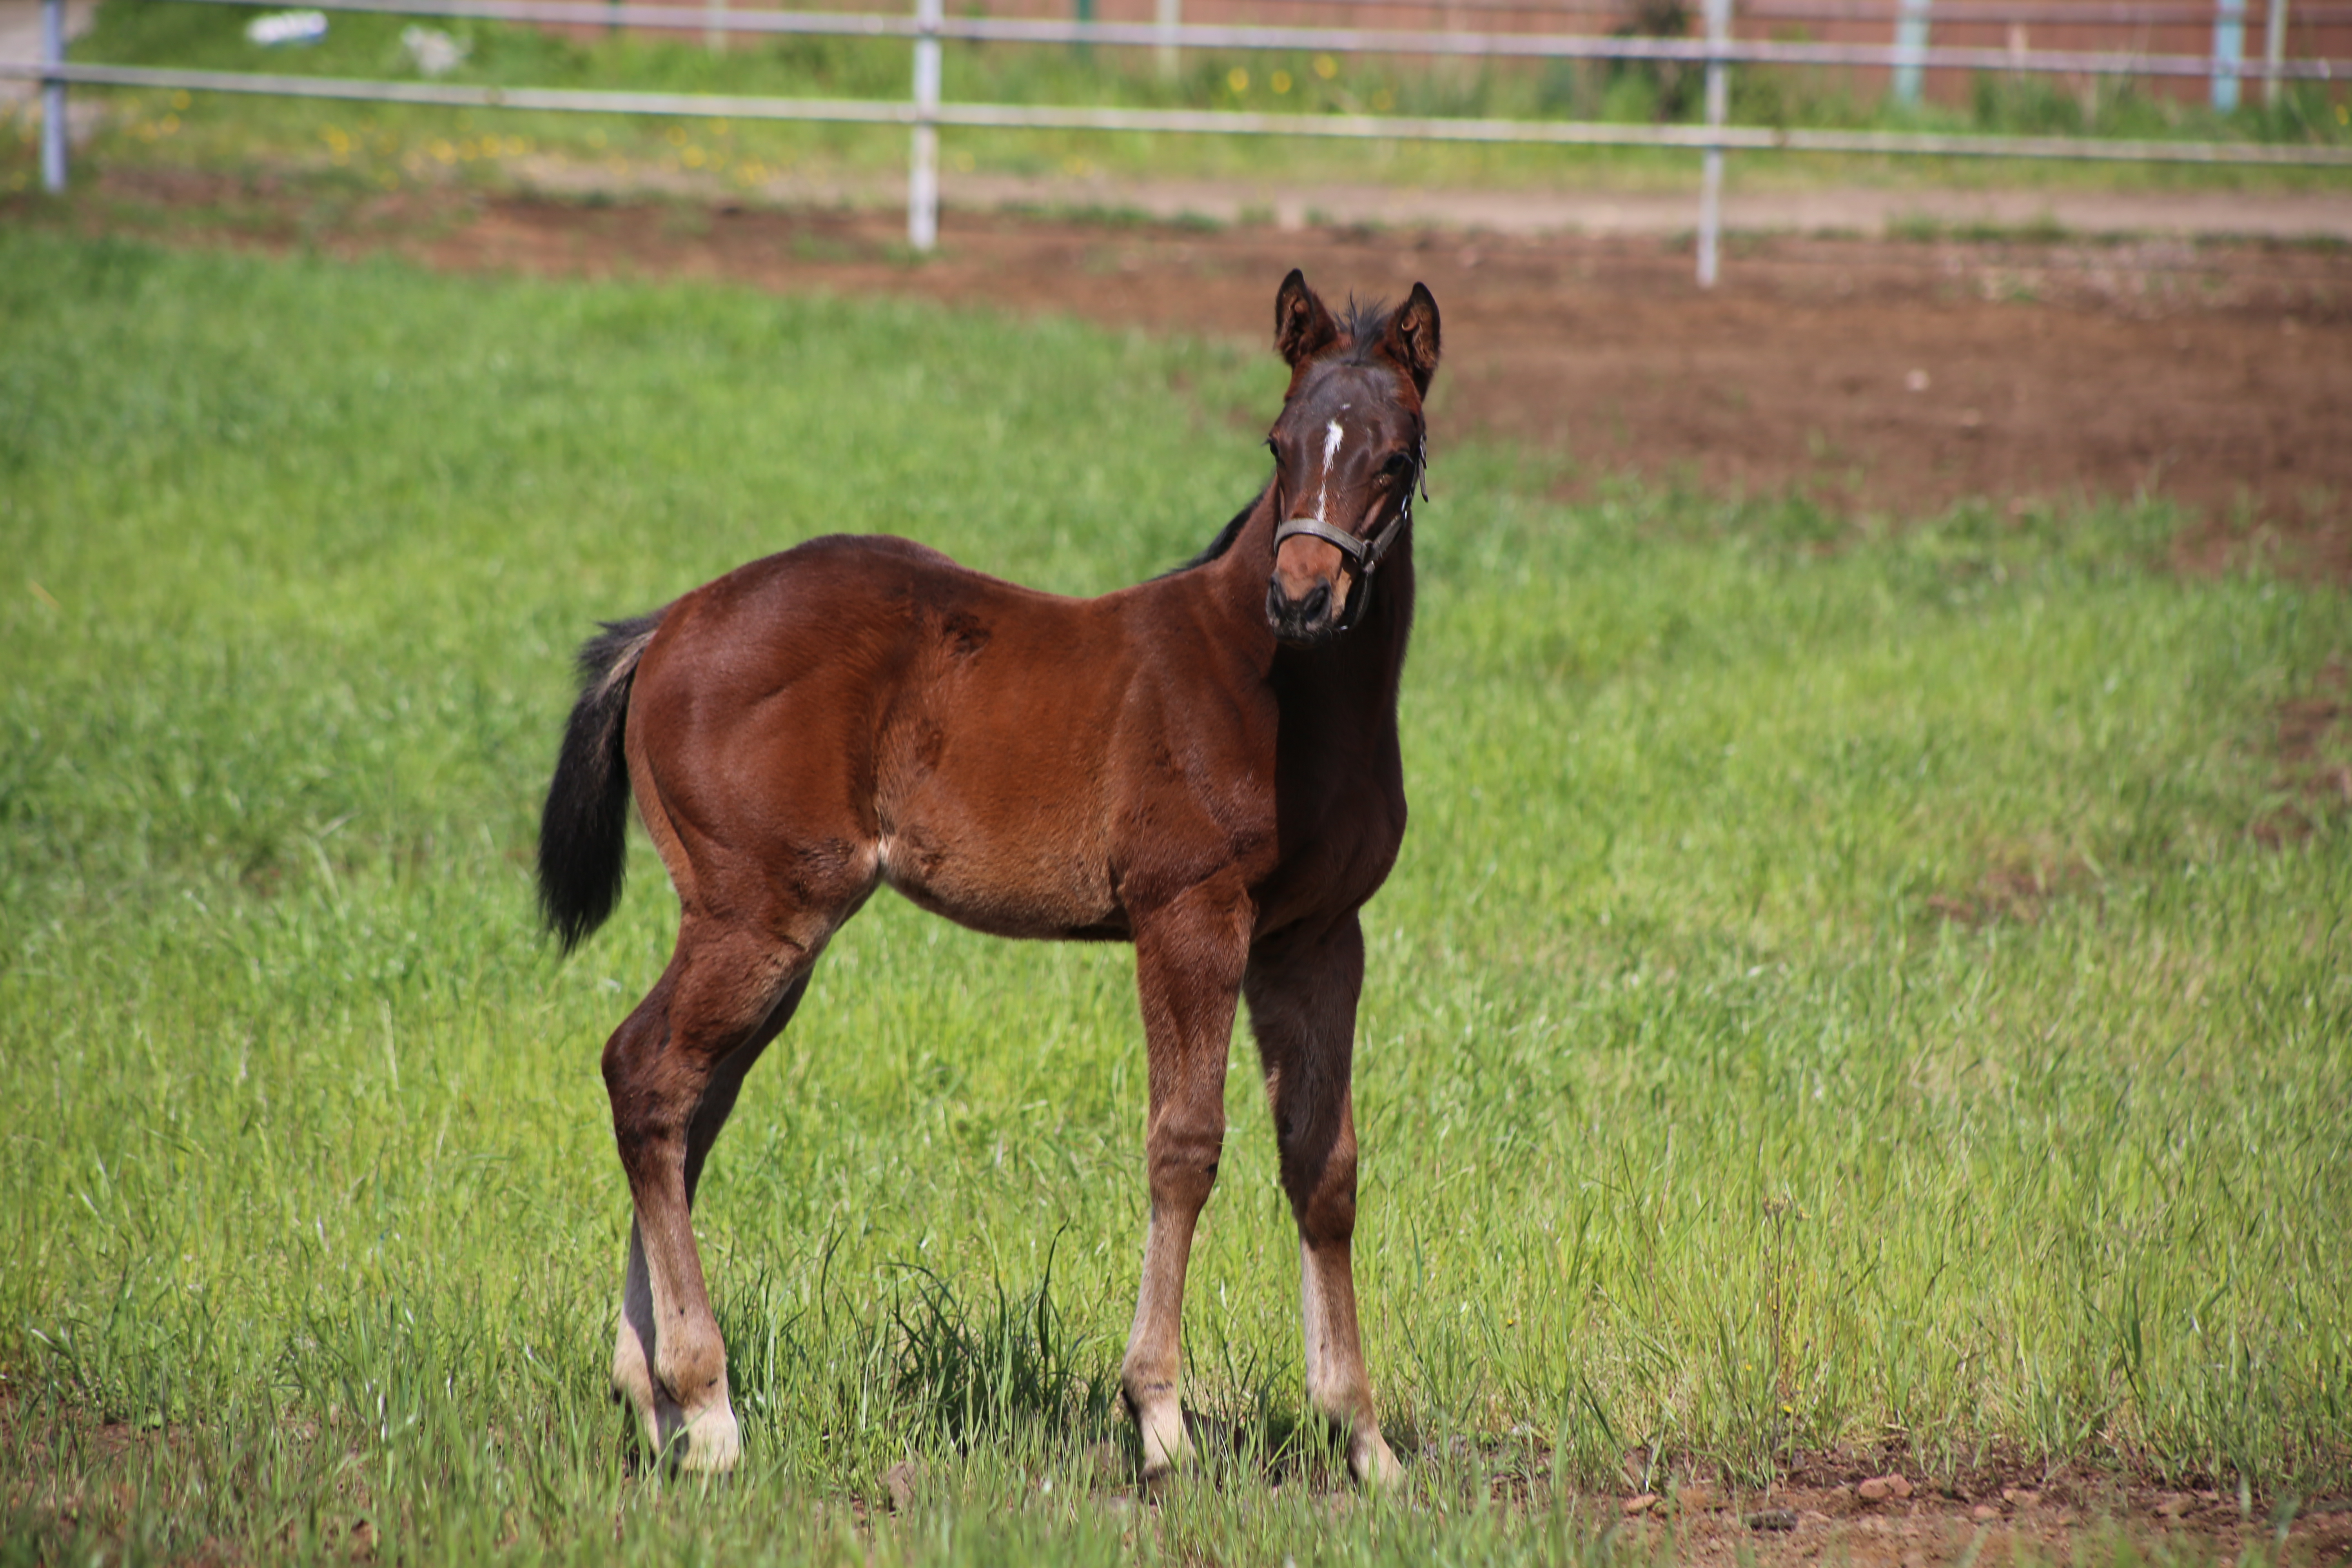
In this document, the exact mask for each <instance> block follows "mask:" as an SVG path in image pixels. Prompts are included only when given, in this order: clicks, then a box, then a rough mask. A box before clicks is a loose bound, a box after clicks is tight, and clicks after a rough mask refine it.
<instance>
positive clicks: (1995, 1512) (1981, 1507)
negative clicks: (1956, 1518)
mask: <svg viewBox="0 0 2352 1568" xmlns="http://www.w3.org/2000/svg"><path fill="white" fill-rule="evenodd" d="M1969 1518H1970V1519H1973V1520H1975V1521H1977V1522H1978V1523H1979V1524H1984V1523H1988V1522H1990V1521H1992V1520H1996V1519H1999V1518H2000V1510H1999V1509H1997V1508H1995V1507H1993V1505H1992V1504H1990V1503H1989V1502H1980V1503H1979V1504H1977V1506H1976V1507H1974V1508H1972V1509H1970V1510H1969Z"/></svg>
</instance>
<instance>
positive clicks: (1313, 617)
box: [1265, 572, 1339, 647]
mask: <svg viewBox="0 0 2352 1568" xmlns="http://www.w3.org/2000/svg"><path fill="white" fill-rule="evenodd" d="M1331 589H1332V584H1331V583H1330V582H1329V580H1328V579H1325V580H1322V581H1318V582H1317V583H1314V584H1311V585H1310V586H1308V587H1307V590H1306V591H1305V592H1304V593H1302V594H1299V595H1297V596H1296V597H1293V596H1292V595H1290V594H1289V593H1288V592H1286V590H1285V589H1284V587H1283V584H1282V574H1281V573H1279V572H1277V573H1276V574H1274V575H1273V576H1272V577H1269V578H1268V579H1266V584H1265V620H1266V624H1267V625H1268V626H1272V627H1273V628H1274V635H1275V637H1276V638H1278V639H1279V640H1281V641H1283V642H1286V643H1292V644H1296V645H1298V646H1300V647H1308V646H1312V645H1313V644H1316V643H1320V642H1328V641H1329V640H1330V639H1331V638H1333V637H1338V636H1339V613H1338V611H1337V610H1336V609H1335V608H1334V607H1333V598H1332V592H1331Z"/></svg>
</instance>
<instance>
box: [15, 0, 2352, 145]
mask: <svg viewBox="0 0 2352 1568" xmlns="http://www.w3.org/2000/svg"><path fill="white" fill-rule="evenodd" d="M253 15H254V13H253V12H252V11H251V10H250V9H249V8H247V7H243V6H232V5H203V4H188V3H185V0H107V3H106V4H105V5H103V6H102V7H101V8H100V13H99V17H98V22H97V25H96V26H95V28H94V29H93V30H92V32H91V33H90V35H89V37H86V38H84V39H82V40H81V41H80V42H79V43H78V44H77V45H76V46H75V49H74V53H75V56H76V58H81V59H89V60H102V61H106V62H109V63H113V64H136V65H154V66H165V65H168V66H176V67H181V68H207V69H219V70H246V71H265V72H267V71H278V72H292V73H298V74H303V75H327V76H338V75H340V76H356V77H374V78H383V77H390V78H393V79H413V78H414V77H415V67H414V66H413V65H412V64H411V63H410V61H409V59H408V58H407V56H406V54H405V53H404V50H403V47H402V46H401V43H400V36H401V33H402V31H403V29H404V28H405V27H406V26H411V25H412V21H411V19H410V18H406V17H401V16H366V15H357V14H341V13H338V14H336V15H334V16H332V17H331V19H330V22H331V31H330V33H329V36H328V37H327V39H326V40H325V41H324V42H323V43H321V44H320V45H319V46H317V47H310V48H290V49H289V48H278V49H268V48H263V47H259V46H257V45H254V44H251V43H248V42H247V40H246V39H245V37H244V34H243V28H244V26H245V25H246V23H247V21H249V20H250V19H251V16H253ZM449 27H450V29H451V31H452V32H453V34H454V36H457V37H460V38H461V39H462V40H463V41H464V42H465V43H466V44H467V46H468V48H469V51H470V52H469V54H468V57H467V60H466V62H465V64H464V65H463V66H462V67H460V68H458V69H457V71H456V72H454V73H453V74H452V75H451V76H450V78H449V79H450V80H452V81H456V82H461V83H467V84H474V85H498V86H539V87H569V88H593V89H639V90H652V91H672V92H700V93H740V94H774V95H782V96H798V97H843V98H878V99H890V100H897V99H903V98H905V97H906V96H907V94H908V90H909V86H908V83H909V78H910V54H909V48H910V46H908V45H907V44H904V43H899V42H894V41H884V40H867V39H851V38H824V37H811V38H790V39H777V40H766V41H763V40H757V39H751V38H747V39H746V40H745V41H744V42H743V43H742V44H740V46H739V47H734V48H731V49H727V50H723V51H719V52H717V53H713V52H712V51H710V50H709V49H708V48H706V47H704V45H703V43H702V42H701V40H700V39H699V37H697V36H696V35H694V34H692V33H682V34H677V35H670V36H667V37H645V38H638V37H616V38H608V39H603V40H596V41H593V42H587V43H575V42H572V41H567V40H563V39H558V38H555V37H551V36H549V35H547V34H545V33H542V32H541V31H539V30H537V29H535V28H531V27H526V26H502V25H494V24H458V23H452V24H449ZM1183 60H1184V64H1183V68H1182V69H1181V71H1180V72H1179V73H1178V74H1177V75H1176V76H1175V77H1174V78H1173V79H1162V78H1161V77H1160V74H1159V73H1158V71H1157V69H1156V66H1155V62H1154V57H1153V56H1152V54H1151V52H1150V51H1149V50H1118V49H1097V50H1093V51H1079V50H1075V49H1069V48H1063V47H1028V46H980V45H962V44H950V45H949V46H948V47H947V48H946V53H945V71H946V79H945V90H946V93H947V96H948V97H949V98H950V99H951V100H978V101H986V102H1000V103H1042V104H1113V105H1121V106H1140V107H1159V108H1193V109H1219V110H1231V109H1247V110H1260V111H1272V112H1296V113H1303V114H1310V115H1311V114H1321V113H1331V112H1351V113H1365V112H1370V113H1398V114H1411V115H1456V116H1465V115H1466V116H1479V115H1488V116H1499V117H1505V118H1517V119H1538V120H1571V119H1573V120H1603V121H1624V122H1631V123H1647V122H1649V121H1653V120H1655V119H1666V120H1682V121H1690V120H1693V119H1694V118H1696V115H1697V113H1698V94H1697V92H1696V89H1695V87H1694V86H1693V84H1694V83H1695V81H1696V76H1695V74H1693V73H1689V72H1684V73H1682V74H1681V75H1680V76H1679V77H1676V78H1674V79H1672V80H1671V81H1669V80H1667V79H1663V78H1661V77H1659V76H1658V75H1657V73H1655V72H1654V71H1652V70H1650V69H1648V68H1643V67H1640V66H1622V67H1615V68H1612V67H1611V66H1610V65H1609V64H1607V63H1606V62H1574V61H1559V62H1511V61H1496V62H1484V61H1469V60H1463V61H1451V62H1444V61H1441V62H1437V63H1436V64H1434V65H1429V66H1416V65H1414V64H1412V62H1407V61H1391V60H1388V59H1386V58H1382V57H1378V56H1356V57H1336V56H1322V57H1318V56H1314V55H1307V54H1299V55H1286V54H1274V53H1265V54H1260V53H1255V52H1252V53H1247V54H1223V53H1216V52H1212V51H1200V50H1194V51H1188V52H1187V53H1186V55H1185V56H1184V57H1183ZM1732 82H1733V101H1732V118H1733V120H1734V121H1737V122H1738V123H1742V124H1759V125H1775V126H1801V127H1819V126H1841V127H1853V126H1861V127H1870V128H1884V129H1891V130H1920V131H1937V132H1971V131H1981V132H2013V133H2014V132H2022V133H2034V134H2050V133H2088V134H2097V135H2102V136H2109V137H2147V138H2154V139H2159V140H2160V139H2165V138H2180V137H2191V138H2220V139H2223V140H2237V139H2243V140H2254V141H2267V142H2319V143H2328V144H2333V143H2340V142H2344V141H2345V140H2347V137H2352V131H2347V128H2346V122H2345V117H2344V114H2343V112H2342V104H2341V102H2340V101H2339V100H2340V99H2341V94H2340V93H2339V92H2334V91H2333V89H2329V88H2328V87H2327V86H2326V84H2298V85H2297V86H2296V88H2295V89H2294V90H2291V91H2289V92H2287V93H2286V94H2284V96H2283V98H2282V100H2281V103H2280V105H2279V107H2278V108H2277V109H2275V110H2272V109H2267V108H2263V107H2262V106H2260V105H2259V104H2255V103H2250V104H2249V105H2248V106H2247V107H2246V108H2244V109H2242V110H2240V111H2239V112H2237V113H2236V114H2233V115H2228V116H2221V115H2216V114H2215V113H2213V112H2212V111H2211V110H2209V109H2207V108H2205V107H2203V106H2202V105H2201V104H2199V103H2196V102H2192V101H2189V100H2181V99H2176V98H2171V97H2168V96H2161V95H2159V94H2157V93H2152V92H2149V91H2147V90H2145V89H2142V88H2141V87H2139V86H2138V85H2137V84H2134V83H2131V82H2129V81H2110V82H2105V83H2103V84H2102V86H2101V88H2100V89H2099V90H2098V91H2097V92H2095V93H2084V92H2078V91H2075V90H2073V89H2069V88H2063V87H2061V86H2060V85H2058V84H2056V83H2054V82H2052V81H2047V80H2042V79H2006V78H2001V77H1997V76H1992V75H1987V76H1984V77H1983V78H1982V79H1979V81H1978V82H1977V83H1976V84H1975V86H1974V88H1973V89H1972V95H1971V98H1970V100H1969V103H1967V104H1966V105H1965V106H1960V107H1951V106H1937V105H1919V106H1912V107H1908V108H1906V107H1903V106H1899V105H1895V104H1894V103H1891V102H1879V101H1874V100H1866V99H1864V98H1862V97H1861V96H1859V95H1857V93H1856V92H1855V90H1854V89H1853V82H1852V79H1851V78H1850V77H1849V76H1847V75H1845V74H1843V73H1841V72H1837V71H1832V70H1828V69H1823V68H1810V67H1807V68H1797V67H1788V68H1783V67H1752V68H1740V69H1738V70H1735V71H1734V72H1733V73H1732ZM77 90H78V91H87V92H89V94H90V95H91V96H93V97H95V98H98V99H99V100H101V101H105V102H107V103H109V104H110V105H111V106H112V108H111V110H110V114H109V116H108V118H107V120H106V121H105V122H104V125H103V127H102V129H101V130H100V132H99V135H98V140H97V142H96V144H95V145H94V147H93V148H92V149H91V150H90V154H89V155H90V156H93V157H95V158H96V159H98V160H99V161H100V162H101V163H113V164H156V163H161V164H164V165H167V166H169V165H194V166H199V167H212V168H227V169H234V170H239V171H246V170H250V169H252V168H254V167H255V166H257V165H268V166H275V167H280V168H283V167H287V166H303V167H315V168H317V169H320V170H322V171H325V172H328V173H330V174H337V175H341V176H342V177H344V178H347V179H348V180H349V181H350V182H352V184H354V185H355V186H358V187H360V188H366V189H382V188H387V187H396V186H399V185H401V184H410V183H414V182H415V181H418V180H448V179H457V180H467V181H475V182H486V183H498V182H503V181H509V180H515V179H519V178H528V177H530V175H529V171H528V169H527V168H526V167H525V166H524V165H522V164H521V163H519V160H521V159H523V158H525V157H526V156H527V155H530V154H552V155H553V156H555V157H558V158H561V159H563V160H566V161H568V162H571V163H588V164H593V165H596V166H599V167H602V168H604V170H605V171H606V174H607V175H608V177H610V178H612V179H614V180H615V181H617V182H621V183H624V184H626V183H629V182H633V181H635V182H643V181H646V180H652V179H659V178H662V177H664V176H666V175H670V174H679V173H685V174H694V175H701V176H705V177H709V178H715V179H719V180H721V181H724V182H727V183H729V184H734V185H738V186H740V187H742V188H744V189H756V188H758V187H760V186H761V184H763V183H765V182H767V181H770V180H772V179H774V178H775V177H777V176H779V175H785V174H793V175H801V176H809V177H814V178H817V179H820V180H826V179H844V178H846V179H852V180H856V179H866V180H885V181H887V180H889V179H892V178H894V177H895V176H896V175H897V174H898V172H899V171H900V170H902V169H903V168H904V166H905V163H906V157H907V143H906V136H905V133H904V132H900V131H897V130H887V129H876V128H864V127H857V126H844V125H834V126H828V125H790V124H776V123H752V122H732V123H726V122H712V121H699V120H697V121H679V122H675V123H672V122H664V121H650V120H632V119H624V118H619V117H593V116H581V115H558V114H523V113H509V112H499V111H480V112H472V111H454V110H440V109H404V108H400V107H397V106H392V105H383V104H376V105H362V104H338V103H329V102H323V101H298V100H265V99H250V98H242V99H241V98H228V97H215V96H205V95H195V96H194V97H191V96H190V95H187V94H176V95H175V94H172V93H166V92H147V91H137V92H131V91H124V92H111V91H107V90H104V89H77ZM2260 96H2261V95H2259V94H2254V95H2252V97H2254V98H2259V97H2260ZM32 139H33V130H32V125H31V121H29V119H20V120H19V121H16V124H15V127H14V135H13V140H14V141H15V142H16V146H15V148H14V149H13V155H9V156H0V191H5V190H10V189H17V190H21V189H26V188H28V187H29V186H30V185H31V184H33V182H34V179H35V160H34V152H33V141H32ZM942 145H943V156H944V159H945V168H946V173H947V178H948V180H949V182H950V188H952V185H953V182H954V180H955V177H956V176H957V175H958V174H968V173H972V172H975V171H981V172H990V173H1010V174H1051V173H1062V174H1081V175H1083V174H1113V175H1127V176H1137V175H1158V176H1162V177H1167V176H1183V177H1209V178H1223V179H1260V180H1262V179H1268V178H1281V179H1284V180H1286V181H1293V182H1301V183H1306V182H1314V181H1318V180H1349V181H1374V182H1392V183H1400V184H1488V185H1495V186H1499V187H1505V188H1524V187H1535V186H1548V185H1556V184H1559V181H1560V180H1561V179H1562V178H1564V177H1565V178H1570V179H1573V180H1575V181H1576V182H1578V183H1580V184H1605V185H1622V186H1632V187H1661V186H1673V187H1680V186H1684V185H1687V184H1691V183H1692V181H1693V179H1694V177H1695V174H1696V169H1697V162H1696V157H1695V155H1693V154H1691V153H1680V152H1665V151H1661V150H1650V149H1638V148H1616V149H1545V148H1529V147H1507V146H1494V147H1477V146H1469V145H1455V146H1446V145H1423V144H1414V143H1391V142H1375V143H1325V142H1312V141H1294V140H1290V139H1284V138H1265V137H1188V136H1166V137H1161V136H1150V135H1107V134H1097V133H1087V132H965V131H950V132H946V133H945V134H944V136H943V139H942ZM1733 168H1734V171H1735V174H1736V177H1737V178H1738V179H1739V180H1741V181H1743V182H1745V183H1748V184H1813V183H1819V182H1821V181H1823V180H1832V181H1841V182H1847V183H1856V184H1895V183H1901V184H1913V183H1916V182H1917V181H1918V180H1920V179H1923V178H1926V179H1931V180H1934V181H1937V182H1938V183H1945V184H1960V185H1982V184H1996V185H2011V184H2084V183H2087V184H2096V185H2099V186H2102V187H2105V186H2110V185H2116V184H2123V185H2127V186H2134V187H2141V188H2153V189H2171V188H2178V187H2195V188H2210V187H2213V186H2216V185H2221V186H2249V187H2259V188H2263V189H2279V188H2292V189H2301V188H2311V189H2335V188H2337V187H2338V186H2340V184H2341V174H2340V173H2337V172H2333V171H2326V170H2305V171H2294V170H2257V169H2229V168H2195V167H2186V166H2181V167H2168V166H2164V165H2141V166H2134V167H2129V168H2108V167H2099V166H2067V165H2051V164H2048V163H2033V162H2024V163H2017V162H2011V163H1983V162H1982V161H1979V160H1967V159H1962V160H1948V161H1933V160H1931V161H1927V162H1925V163H1923V162H1922V161H1920V160H1916V159H1889V158H1873V157H1861V156H1839V157H1808V158H1802V159H1793V158H1778V159H1758V158H1743V159H1736V160H1734V163H1733Z"/></svg>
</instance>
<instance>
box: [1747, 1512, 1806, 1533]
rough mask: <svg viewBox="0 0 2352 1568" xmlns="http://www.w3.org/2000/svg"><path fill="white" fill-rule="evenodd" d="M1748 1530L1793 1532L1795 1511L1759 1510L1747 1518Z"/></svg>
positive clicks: (1795, 1521)
mask: <svg viewBox="0 0 2352 1568" xmlns="http://www.w3.org/2000/svg"><path fill="white" fill-rule="evenodd" d="M1796 1528H1797V1510H1795V1509H1793V1508H1760V1509H1758V1510H1756V1511H1755V1512H1754V1513H1751V1514H1749V1515H1748V1529H1750V1530H1794V1529H1796Z"/></svg>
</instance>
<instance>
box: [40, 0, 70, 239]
mask: <svg viewBox="0 0 2352 1568" xmlns="http://www.w3.org/2000/svg"><path fill="white" fill-rule="evenodd" d="M65 58H66V0H41V63H42V64H43V65H45V66H60V65H63V64H64V63H65ZM65 188H66V84H65V83H63V82H61V81H59V80H58V79H56V78H55V77H44V78H43V79H41V189H43V190H45V191H47V192H48V193H49V194H50V195H57V194H58V193H59V192H61V191H63V190H64V189H65Z"/></svg>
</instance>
